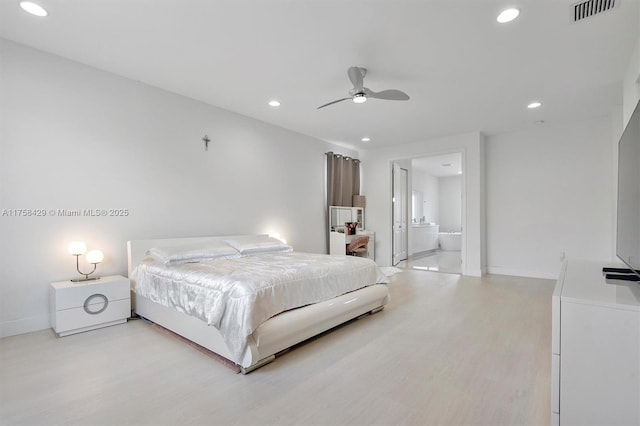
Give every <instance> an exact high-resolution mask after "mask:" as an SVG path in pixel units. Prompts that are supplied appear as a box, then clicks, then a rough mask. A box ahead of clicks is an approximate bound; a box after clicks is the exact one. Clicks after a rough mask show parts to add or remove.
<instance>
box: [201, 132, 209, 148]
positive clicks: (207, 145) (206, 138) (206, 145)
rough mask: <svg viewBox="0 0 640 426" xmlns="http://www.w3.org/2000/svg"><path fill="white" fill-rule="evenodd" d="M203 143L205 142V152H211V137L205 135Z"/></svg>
mask: <svg viewBox="0 0 640 426" xmlns="http://www.w3.org/2000/svg"><path fill="white" fill-rule="evenodd" d="M202 141H203V142H204V150H205V151H209V142H211V139H209V136H207V135H204V137H203V138H202Z"/></svg>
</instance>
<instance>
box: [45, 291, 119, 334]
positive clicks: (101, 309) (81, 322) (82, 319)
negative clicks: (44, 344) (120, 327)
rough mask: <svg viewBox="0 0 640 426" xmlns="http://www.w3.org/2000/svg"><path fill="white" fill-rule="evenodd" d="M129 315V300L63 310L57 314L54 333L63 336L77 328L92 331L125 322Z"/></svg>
mask: <svg viewBox="0 0 640 426" xmlns="http://www.w3.org/2000/svg"><path fill="white" fill-rule="evenodd" d="M130 314H131V303H130V301H129V299H124V300H115V301H108V302H107V303H100V302H99V303H94V304H90V305H88V306H87V309H86V310H85V306H80V307H79V308H72V309H64V310H61V311H58V312H57V315H56V324H55V331H56V333H58V334H60V335H65V334H66V333H65V332H67V331H70V330H74V332H77V331H83V330H77V329H78V328H81V329H82V328H85V329H87V330H88V329H92V328H93V327H94V326H96V325H101V324H104V325H107V324H108V323H111V322H114V321H121V322H125V321H126V318H128V317H129V315H130Z"/></svg>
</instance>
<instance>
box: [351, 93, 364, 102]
mask: <svg viewBox="0 0 640 426" xmlns="http://www.w3.org/2000/svg"><path fill="white" fill-rule="evenodd" d="M353 102H355V103H357V104H362V103H365V102H367V96H366V95H365V94H364V93H356V94H355V95H353Z"/></svg>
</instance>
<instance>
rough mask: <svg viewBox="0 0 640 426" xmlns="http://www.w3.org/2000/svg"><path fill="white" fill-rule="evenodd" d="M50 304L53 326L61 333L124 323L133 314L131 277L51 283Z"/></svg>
mask: <svg viewBox="0 0 640 426" xmlns="http://www.w3.org/2000/svg"><path fill="white" fill-rule="evenodd" d="M49 303H50V320H51V327H52V328H53V329H54V331H55V332H56V333H58V335H59V336H67V335H69V334H73V333H80V332H82V331H88V330H93V329H96V328H100V327H107V326H110V325H116V324H122V323H125V322H126V321H127V318H129V316H130V315H131V298H130V290H129V279H128V278H125V277H122V276H119V275H113V276H107V277H101V278H100V279H99V280H95V281H83V282H71V281H61V282H57V283H51V285H50V286H49Z"/></svg>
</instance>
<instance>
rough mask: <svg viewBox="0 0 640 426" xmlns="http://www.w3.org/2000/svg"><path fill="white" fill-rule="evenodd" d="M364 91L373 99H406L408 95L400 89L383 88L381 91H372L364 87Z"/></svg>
mask: <svg viewBox="0 0 640 426" xmlns="http://www.w3.org/2000/svg"><path fill="white" fill-rule="evenodd" d="M364 93H365V94H366V95H367V96H368V97H370V98H375V99H386V100H388V101H408V100H409V95H407V94H406V93H404V92H403V91H402V90H396V89H389V90H383V91H382V92H374V91H372V90H370V89H367V88H365V89H364Z"/></svg>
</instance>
